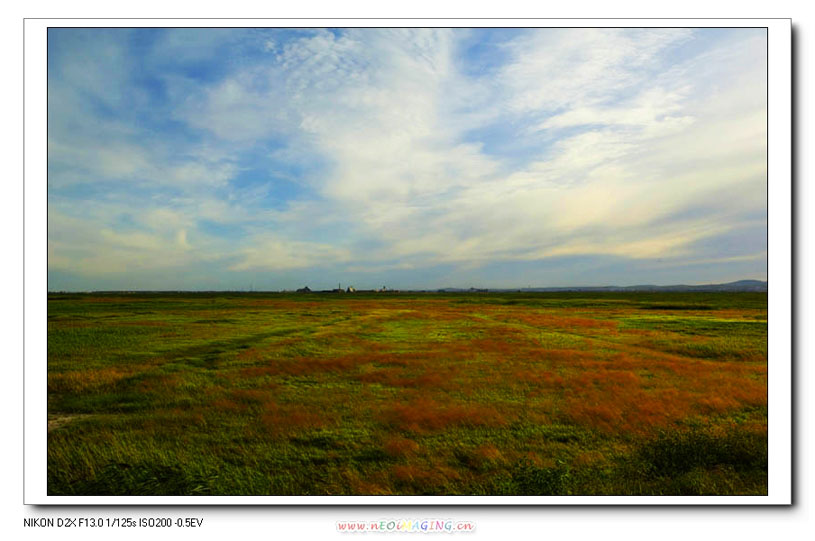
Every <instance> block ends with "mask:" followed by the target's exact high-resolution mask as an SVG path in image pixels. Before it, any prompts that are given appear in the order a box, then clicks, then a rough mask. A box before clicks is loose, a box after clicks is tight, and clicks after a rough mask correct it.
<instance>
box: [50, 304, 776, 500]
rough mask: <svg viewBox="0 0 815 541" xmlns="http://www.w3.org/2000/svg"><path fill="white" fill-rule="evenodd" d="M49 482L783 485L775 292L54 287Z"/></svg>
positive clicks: (63, 487)
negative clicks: (772, 347) (777, 434)
mask: <svg viewBox="0 0 815 541" xmlns="http://www.w3.org/2000/svg"><path fill="white" fill-rule="evenodd" d="M48 493H49V494H50V495H103V494H104V495H108V494H111V495H117V494H118V495H142V494H146V495H390V494H400V495H415V494H428V495H454V494H455V495H668V494H671V495H675V494H681V495H701V494H722V495H724V494H756V495H760V494H766V493H767V296H766V294H765V293H733V294H731V293H709V294H701V293H698V294H697V293H653V294H652V293H552V294H545V293H539V294H495V293H488V294H449V295H442V294H333V295H331V294H323V295H321V294H301V295H293V294H292V295H284V294H262V293H254V294H248V293H247V294H238V293H234V294H227V293H214V294H204V293H201V294H194V293H186V294H108V295H101V294H100V295H96V294H51V295H49V299H48Z"/></svg>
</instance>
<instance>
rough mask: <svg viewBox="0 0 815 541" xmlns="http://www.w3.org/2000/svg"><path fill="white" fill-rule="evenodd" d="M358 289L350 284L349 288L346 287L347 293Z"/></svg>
mask: <svg viewBox="0 0 815 541" xmlns="http://www.w3.org/2000/svg"><path fill="white" fill-rule="evenodd" d="M356 290H357V289H356V288H355V287H354V286H348V289H346V290H345V291H346V293H354V292H356Z"/></svg>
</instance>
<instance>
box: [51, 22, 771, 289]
mask: <svg viewBox="0 0 815 541" xmlns="http://www.w3.org/2000/svg"><path fill="white" fill-rule="evenodd" d="M766 49H767V38H766V30H764V29H709V28H706V29H677V28H663V29H647V28H644V29H633V28H628V29H546V28H541V29H531V28H530V29H514V28H508V29H501V28H490V29H464V28H456V29H444V28H441V29H439V28H435V29H418V28H398V29H365V28H358V29H323V28H320V29H317V28H315V29H250V28H247V29H229V28H225V29H218V28H198V29H164V28H159V29H149V28H148V29H126V28H110V29H100V28H84V29H80V28H51V29H49V31H48V289H49V290H50V291H62V290H65V291H74V290H109V289H116V290H161V289H166V290H250V289H251V290H290V289H296V288H300V287H303V286H306V285H307V286H309V287H310V288H311V289H327V288H332V287H336V286H337V284H342V286H343V287H346V286H354V287H356V288H358V289H371V288H378V287H382V286H386V287H389V288H395V289H434V288H440V287H489V288H503V287H507V288H515V287H527V286H532V287H536V286H537V287H544V286H599V285H621V286H625V285H636V284H660V285H668V284H702V283H722V282H729V281H734V280H740V279H758V280H766V279H767V270H766V269H767V165H766V161H767V130H766V120H767V84H766V77H767V57H766Z"/></svg>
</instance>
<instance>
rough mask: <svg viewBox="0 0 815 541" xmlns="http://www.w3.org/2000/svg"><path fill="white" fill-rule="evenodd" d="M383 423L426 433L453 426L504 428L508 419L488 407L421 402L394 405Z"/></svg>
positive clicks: (421, 399) (430, 401) (431, 400)
mask: <svg viewBox="0 0 815 541" xmlns="http://www.w3.org/2000/svg"><path fill="white" fill-rule="evenodd" d="M384 419H385V420H386V421H387V422H389V423H390V424H392V425H394V426H395V427H397V428H399V429H400V430H404V431H409V432H416V433H422V432H428V431H437V430H443V429H445V428H449V427H453V426H470V427H475V426H504V425H506V424H507V419H506V418H505V417H504V416H503V415H502V414H501V413H499V412H498V411H497V410H496V409H495V408H493V407H492V406H489V405H482V404H473V405H462V404H443V403H440V402H436V401H435V400H433V399H430V398H420V399H418V400H415V401H413V402H410V403H407V404H397V405H395V406H393V407H392V408H391V409H390V410H387V411H386V412H385V413H384Z"/></svg>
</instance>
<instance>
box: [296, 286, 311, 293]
mask: <svg viewBox="0 0 815 541" xmlns="http://www.w3.org/2000/svg"><path fill="white" fill-rule="evenodd" d="M297 293H311V290H310V289H309V288H308V286H306V287H301V288H300V289H298V290H297Z"/></svg>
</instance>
